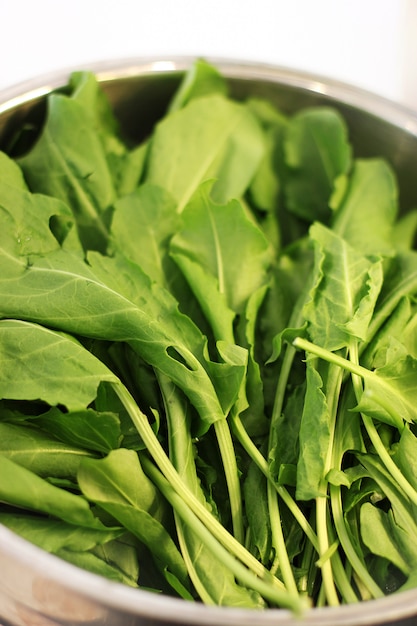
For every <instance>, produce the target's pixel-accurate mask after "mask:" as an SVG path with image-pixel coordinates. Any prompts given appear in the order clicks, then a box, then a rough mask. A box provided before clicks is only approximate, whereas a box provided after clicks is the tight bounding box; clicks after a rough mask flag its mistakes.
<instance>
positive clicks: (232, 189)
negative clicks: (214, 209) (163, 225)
mask: <svg viewBox="0 0 417 626" xmlns="http://www.w3.org/2000/svg"><path fill="white" fill-rule="evenodd" d="M195 137H198V142H196V141H195ZM263 150H264V144H263V137H262V132H261V130H260V128H259V126H258V124H257V121H256V119H255V118H254V117H253V116H252V115H251V113H250V111H249V110H248V109H247V108H246V107H245V106H244V105H242V104H239V103H237V102H233V101H231V100H228V99H226V98H224V97H222V96H219V95H213V96H206V97H201V98H197V99H195V100H192V101H191V102H190V103H189V104H188V106H186V107H185V108H183V109H180V110H178V111H176V112H175V113H172V114H171V115H169V116H168V117H166V118H164V119H163V120H162V121H160V122H159V123H158V124H157V126H156V128H155V131H154V133H153V136H152V142H151V145H150V148H149V158H148V165H147V176H146V181H148V182H151V183H154V184H156V185H160V186H162V187H165V189H166V190H167V191H169V192H170V193H171V194H172V195H173V197H174V198H175V199H176V202H177V211H178V212H181V211H182V210H183V209H184V207H185V206H186V204H187V203H188V201H189V200H190V198H191V197H192V196H193V194H194V192H195V191H196V189H197V188H198V187H199V185H200V183H202V182H204V181H206V180H210V179H214V178H215V179H216V183H215V185H214V187H213V198H214V200H216V201H217V202H227V201H228V200H230V199H231V198H240V197H241V196H242V195H243V193H244V192H245V190H246V188H247V187H248V185H249V183H250V181H251V179H252V177H253V175H254V173H255V171H256V168H257V166H258V164H259V161H260V159H261V158H262V154H263ZM168 173H169V174H168Z"/></svg>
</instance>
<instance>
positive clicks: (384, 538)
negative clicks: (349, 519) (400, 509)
mask: <svg viewBox="0 0 417 626" xmlns="http://www.w3.org/2000/svg"><path fill="white" fill-rule="evenodd" d="M360 524H361V536H362V539H363V541H364V543H365V545H366V546H367V547H368V548H369V550H370V551H371V552H373V553H374V554H377V555H378V556H381V557H383V558H385V559H387V560H388V561H390V562H391V563H393V564H394V565H395V566H396V567H398V569H400V570H401V571H402V572H403V573H404V574H409V572H410V565H409V564H408V563H407V559H406V558H404V556H405V557H406V555H404V556H403V555H402V554H401V552H400V551H399V549H398V545H397V544H396V541H395V527H396V524H395V521H394V519H393V516H392V513H391V514H389V513H385V511H383V510H381V509H379V508H377V507H376V506H374V505H372V504H371V503H369V502H365V504H363V505H362V506H361V512H360ZM414 565H415V564H414Z"/></svg>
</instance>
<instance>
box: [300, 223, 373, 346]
mask: <svg viewBox="0 0 417 626" xmlns="http://www.w3.org/2000/svg"><path fill="white" fill-rule="evenodd" d="M310 234H311V238H312V240H313V241H314V244H315V248H316V259H315V269H314V275H315V285H314V287H313V289H312V290H311V293H310V299H309V301H308V302H307V303H306V305H305V307H304V315H305V317H306V319H307V321H308V322H309V329H308V330H309V334H310V336H311V337H312V340H313V341H314V342H315V343H317V344H319V345H321V346H324V347H326V348H327V349H329V350H338V349H339V348H342V347H344V346H347V345H349V343H350V341H351V338H352V337H356V338H358V339H361V340H363V341H365V340H366V338H367V336H368V327H369V324H370V321H371V319H372V315H373V311H374V308H375V303H376V300H377V297H378V295H379V292H380V289H381V285H382V278H383V277H382V265H381V262H380V261H379V260H378V259H376V260H374V259H369V258H367V257H365V256H363V255H362V254H360V253H359V252H357V251H356V250H355V249H353V248H352V247H351V246H349V244H347V243H346V242H345V241H344V240H343V239H342V238H341V237H338V235H336V234H335V233H333V232H332V231H330V230H329V229H327V228H326V227H325V226H322V225H320V224H314V225H313V226H312V227H311V229H310Z"/></svg>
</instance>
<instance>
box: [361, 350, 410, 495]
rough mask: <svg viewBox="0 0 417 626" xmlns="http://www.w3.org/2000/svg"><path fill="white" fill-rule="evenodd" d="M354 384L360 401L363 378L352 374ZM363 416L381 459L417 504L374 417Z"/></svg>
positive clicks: (370, 437) (363, 414)
mask: <svg viewBox="0 0 417 626" xmlns="http://www.w3.org/2000/svg"><path fill="white" fill-rule="evenodd" d="M351 359H352V360H353V361H355V362H357V361H358V360H359V355H358V351H357V348H355V349H353V350H351ZM352 384H353V389H354V392H355V396H356V400H357V401H358V402H359V399H360V397H361V395H362V392H363V389H362V382H361V379H360V378H358V377H357V376H352ZM361 417H362V422H363V424H364V426H365V428H366V432H367V433H368V436H369V439H370V440H371V442H372V445H373V446H374V448H375V451H376V453H377V454H378V456H379V457H380V459H381V461H382V462H383V464H384V465H385V467H386V468H387V470H388V472H389V473H390V474H391V476H392V477H393V478H394V480H396V481H397V483H398V485H399V486H400V487H401V488H402V489H403V491H404V493H406V494H407V496H408V497H409V498H410V500H411V502H413V504H415V505H416V506H417V491H416V490H415V489H414V487H413V486H412V485H411V484H410V483H409V482H408V480H407V479H406V477H405V476H404V474H403V473H402V471H401V470H400V468H399V467H398V465H397V464H396V463H395V461H394V460H393V459H392V457H391V456H390V454H389V452H388V450H387V449H386V447H385V446H384V444H383V442H382V441H381V438H380V436H379V434H378V431H377V429H376V427H375V424H374V421H373V419H372V418H371V417H369V415H366V414H365V413H361Z"/></svg>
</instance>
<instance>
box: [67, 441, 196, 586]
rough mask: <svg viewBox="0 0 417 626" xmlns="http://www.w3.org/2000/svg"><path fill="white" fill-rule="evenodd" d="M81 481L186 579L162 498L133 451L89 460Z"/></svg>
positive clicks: (95, 498) (90, 494)
mask: <svg viewBox="0 0 417 626" xmlns="http://www.w3.org/2000/svg"><path fill="white" fill-rule="evenodd" d="M78 482H79V485H80V487H81V490H82V492H83V493H84V495H85V496H86V497H87V498H88V499H89V500H91V501H93V502H95V503H96V504H98V505H99V506H100V507H101V508H102V509H104V510H105V511H106V512H107V513H109V514H110V515H112V516H113V517H114V518H115V519H117V520H118V522H120V523H121V524H122V525H123V526H124V527H125V528H126V529H127V530H129V531H130V532H131V533H133V534H134V535H135V536H136V537H138V538H139V539H140V540H141V541H142V542H143V543H144V544H145V545H146V546H148V548H149V549H150V550H151V552H152V554H153V555H154V556H155V557H156V559H157V560H159V561H161V563H164V564H168V566H169V569H170V570H171V571H172V572H173V573H174V574H175V575H176V576H178V578H179V579H180V580H182V581H183V582H184V581H185V580H186V569H185V566H184V563H183V560H182V557H181V555H180V553H179V552H178V549H177V547H176V546H175V544H174V542H173V540H172V539H171V537H170V535H169V534H168V532H167V530H166V529H165V528H164V525H163V523H161V513H162V511H161V505H162V502H161V499H160V497H159V494H158V492H157V491H156V489H155V487H154V486H153V484H152V483H151V481H150V480H149V479H148V478H147V477H146V475H145V474H144V473H143V470H142V468H141V465H140V463H139V458H138V456H137V454H136V453H135V452H133V451H132V450H125V449H123V448H121V449H120V450H114V451H112V452H110V453H109V455H108V456H107V457H106V458H104V459H100V460H93V459H88V460H87V459H86V460H85V462H83V463H82V464H81V466H80V469H79V472H78Z"/></svg>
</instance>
